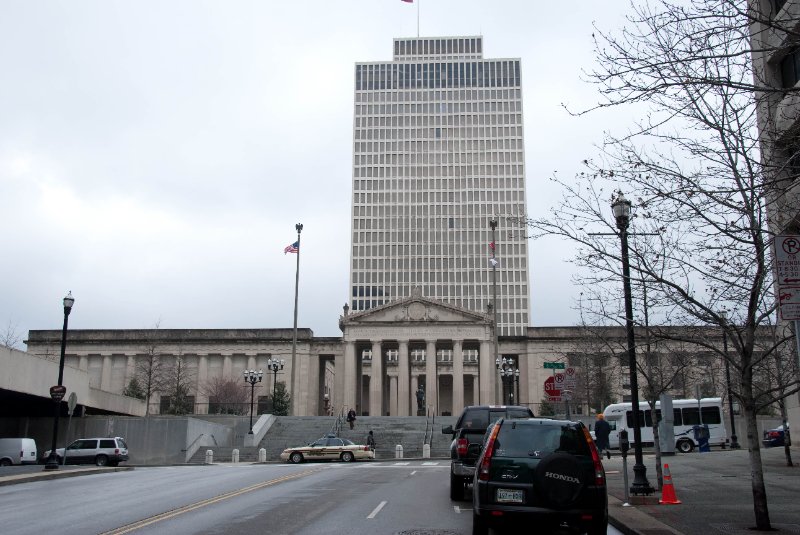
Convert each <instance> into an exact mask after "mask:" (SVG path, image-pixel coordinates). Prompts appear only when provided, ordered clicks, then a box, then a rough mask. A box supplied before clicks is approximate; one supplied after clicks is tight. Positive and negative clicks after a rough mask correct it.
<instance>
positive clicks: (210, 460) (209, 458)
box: [206, 450, 214, 464]
mask: <svg viewBox="0 0 800 535" xmlns="http://www.w3.org/2000/svg"><path fill="white" fill-rule="evenodd" d="M206 464H214V450H206Z"/></svg>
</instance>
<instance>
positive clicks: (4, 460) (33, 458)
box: [0, 438, 39, 466]
mask: <svg viewBox="0 0 800 535" xmlns="http://www.w3.org/2000/svg"><path fill="white" fill-rule="evenodd" d="M38 459H39V457H38V456H37V455H36V441H35V440H33V439H32V438H0V466H11V465H12V464H36V463H37V461H38Z"/></svg>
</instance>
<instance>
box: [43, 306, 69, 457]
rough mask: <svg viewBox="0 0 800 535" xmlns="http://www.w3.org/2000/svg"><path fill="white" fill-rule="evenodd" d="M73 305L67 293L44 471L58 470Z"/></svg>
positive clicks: (52, 390)
mask: <svg viewBox="0 0 800 535" xmlns="http://www.w3.org/2000/svg"><path fill="white" fill-rule="evenodd" d="M74 303H75V298H74V297H72V292H69V294H67V296H66V297H65V298H64V327H63V328H62V329H61V358H60V359H59V361H58V386H57V387H54V388H51V389H50V396H51V397H52V398H53V404H54V405H55V409H54V415H53V444H52V447H51V448H50V455H49V456H48V457H47V463H46V464H45V465H44V469H45V470H58V457H57V456H56V443H57V442H58V417H59V416H60V414H61V400H62V399H63V397H64V389H63V388H62V385H63V384H64V357H65V355H66V351H67V323H68V321H69V313H70V312H72V305H73V304H74Z"/></svg>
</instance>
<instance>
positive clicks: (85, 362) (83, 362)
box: [78, 355, 89, 372]
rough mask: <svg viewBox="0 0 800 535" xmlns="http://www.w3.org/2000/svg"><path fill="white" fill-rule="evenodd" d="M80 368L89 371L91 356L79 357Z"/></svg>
mask: <svg viewBox="0 0 800 535" xmlns="http://www.w3.org/2000/svg"><path fill="white" fill-rule="evenodd" d="M78 368H79V369H81V370H83V371H85V372H86V371H89V355H81V356H80V357H78Z"/></svg>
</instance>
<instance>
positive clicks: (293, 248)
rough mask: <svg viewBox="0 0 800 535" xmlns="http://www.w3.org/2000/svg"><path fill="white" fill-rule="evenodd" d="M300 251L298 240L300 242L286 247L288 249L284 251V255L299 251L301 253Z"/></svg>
mask: <svg viewBox="0 0 800 535" xmlns="http://www.w3.org/2000/svg"><path fill="white" fill-rule="evenodd" d="M299 250H300V241H299V240H298V241H296V242H294V243H293V244H291V245H287V246H286V247H285V248H284V249H283V254H286V253H296V252H297V251H299Z"/></svg>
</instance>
